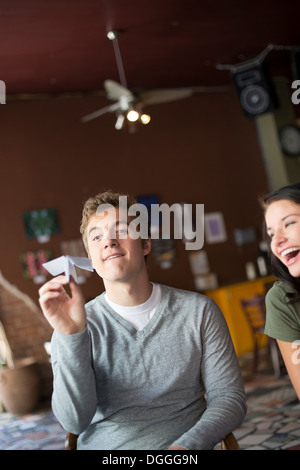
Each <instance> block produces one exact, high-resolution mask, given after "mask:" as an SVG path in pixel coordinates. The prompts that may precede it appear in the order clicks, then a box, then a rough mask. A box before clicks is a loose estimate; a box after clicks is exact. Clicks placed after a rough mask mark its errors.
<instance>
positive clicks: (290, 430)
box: [234, 375, 300, 450]
mask: <svg viewBox="0 0 300 470" xmlns="http://www.w3.org/2000/svg"><path fill="white" fill-rule="evenodd" d="M245 388H246V393H247V405H248V413H247V416H246V419H245V421H244V423H243V424H242V426H240V427H239V428H238V429H236V430H235V432H234V434H235V437H236V438H237V440H238V443H239V445H240V447H241V449H247V450H271V449H274V450H275V449H276V450H284V449H285V450H300V404H299V400H298V398H297V396H296V393H295V391H294V389H293V387H292V386H291V383H290V380H289V378H288V377H287V376H286V375H285V376H284V377H282V378H280V379H277V380H274V377H273V376H272V375H270V376H265V377H258V378H256V380H254V381H253V382H249V383H246V386H245Z"/></svg>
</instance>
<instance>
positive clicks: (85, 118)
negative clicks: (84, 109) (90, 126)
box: [80, 103, 120, 122]
mask: <svg viewBox="0 0 300 470" xmlns="http://www.w3.org/2000/svg"><path fill="white" fill-rule="evenodd" d="M119 108H120V103H114V104H111V105H110V106H105V107H104V108H101V109H98V111H94V112H93V113H90V114H87V115H86V116H83V117H82V118H80V121H81V122H88V121H91V120H92V119H95V118H97V117H99V116H102V115H103V114H105V113H112V112H114V111H117V109H119Z"/></svg>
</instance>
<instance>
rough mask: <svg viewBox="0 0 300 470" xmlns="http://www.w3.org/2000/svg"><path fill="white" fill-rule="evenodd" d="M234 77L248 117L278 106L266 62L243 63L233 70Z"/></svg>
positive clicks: (241, 102)
mask: <svg viewBox="0 0 300 470" xmlns="http://www.w3.org/2000/svg"><path fill="white" fill-rule="evenodd" d="M232 79H233V81H234V84H235V87H236V90H237V92H238V95H239V99H240V104H241V107H242V109H243V111H244V114H245V115H246V116H247V117H255V116H258V115H260V114H265V113H269V112H272V111H274V109H276V108H277V106H278V100H277V96H276V91H275V88H274V86H273V83H272V80H271V77H270V75H269V71H268V68H267V66H266V65H265V63H262V64H254V63H252V64H247V65H241V66H240V67H237V68H236V70H235V71H234V72H233V74H232Z"/></svg>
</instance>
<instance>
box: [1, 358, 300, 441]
mask: <svg viewBox="0 0 300 470" xmlns="http://www.w3.org/2000/svg"><path fill="white" fill-rule="evenodd" d="M241 367H242V371H243V375H244V376H245V378H244V380H245V389H246V394H247V404H248V413H247V416H246V419H245V421H244V423H243V424H242V425H241V426H240V427H239V428H238V429H236V430H235V431H234V434H235V436H236V438H237V440H238V443H239V445H240V447H241V449H242V450H244V449H245V450H272V449H274V450H275V449H276V450H279V449H282V450H283V449H286V450H292V449H293V450H294V449H295V450H296V449H297V450H300V403H299V400H298V398H297V396H296V393H295V392H294V389H293V387H292V385H291V383H290V380H289V378H288V377H287V375H286V374H284V375H283V376H282V377H280V378H279V379H275V378H274V376H273V375H272V369H270V367H269V368H263V370H262V371H260V372H259V373H258V374H257V375H256V376H255V377H254V379H253V378H252V379H250V378H247V377H246V376H247V373H246V372H245V370H246V369H247V367H245V364H244V363H243V364H242V365H241ZM65 434H66V433H65V431H64V430H63V429H62V428H61V426H60V425H59V424H58V422H57V421H56V419H55V417H54V416H53V414H52V412H51V410H49V408H47V409H45V410H42V411H38V412H36V413H33V414H30V415H26V416H13V415H10V414H9V413H5V412H4V413H0V450H4V449H6V450H23V449H28V450H35V449H38V450H60V449H64V440H65ZM216 448H218V446H217V447H216Z"/></svg>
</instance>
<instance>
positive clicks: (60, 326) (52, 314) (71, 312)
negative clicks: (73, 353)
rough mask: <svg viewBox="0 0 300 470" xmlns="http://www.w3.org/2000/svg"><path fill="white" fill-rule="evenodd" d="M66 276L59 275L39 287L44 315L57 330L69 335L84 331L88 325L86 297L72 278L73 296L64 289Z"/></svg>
mask: <svg viewBox="0 0 300 470" xmlns="http://www.w3.org/2000/svg"><path fill="white" fill-rule="evenodd" d="M66 284H68V281H67V278H66V276H63V275H62V276H57V277H55V278H53V279H51V281H48V282H46V284H44V285H43V286H42V287H41V288H40V289H39V295H40V298H39V302H40V305H41V308H42V311H43V313H44V316H45V317H46V319H47V320H48V322H49V323H50V325H51V326H52V328H54V329H55V330H57V331H58V332H60V333H64V334H67V335H70V334H75V333H82V332H83V331H84V329H85V327H86V313H85V308H84V303H85V302H84V298H83V295H82V293H81V290H80V288H79V286H78V285H77V284H76V283H75V282H74V280H73V279H71V280H70V283H69V285H70V291H71V297H70V296H69V295H68V294H67V292H66V291H65V289H64V285H66Z"/></svg>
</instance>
